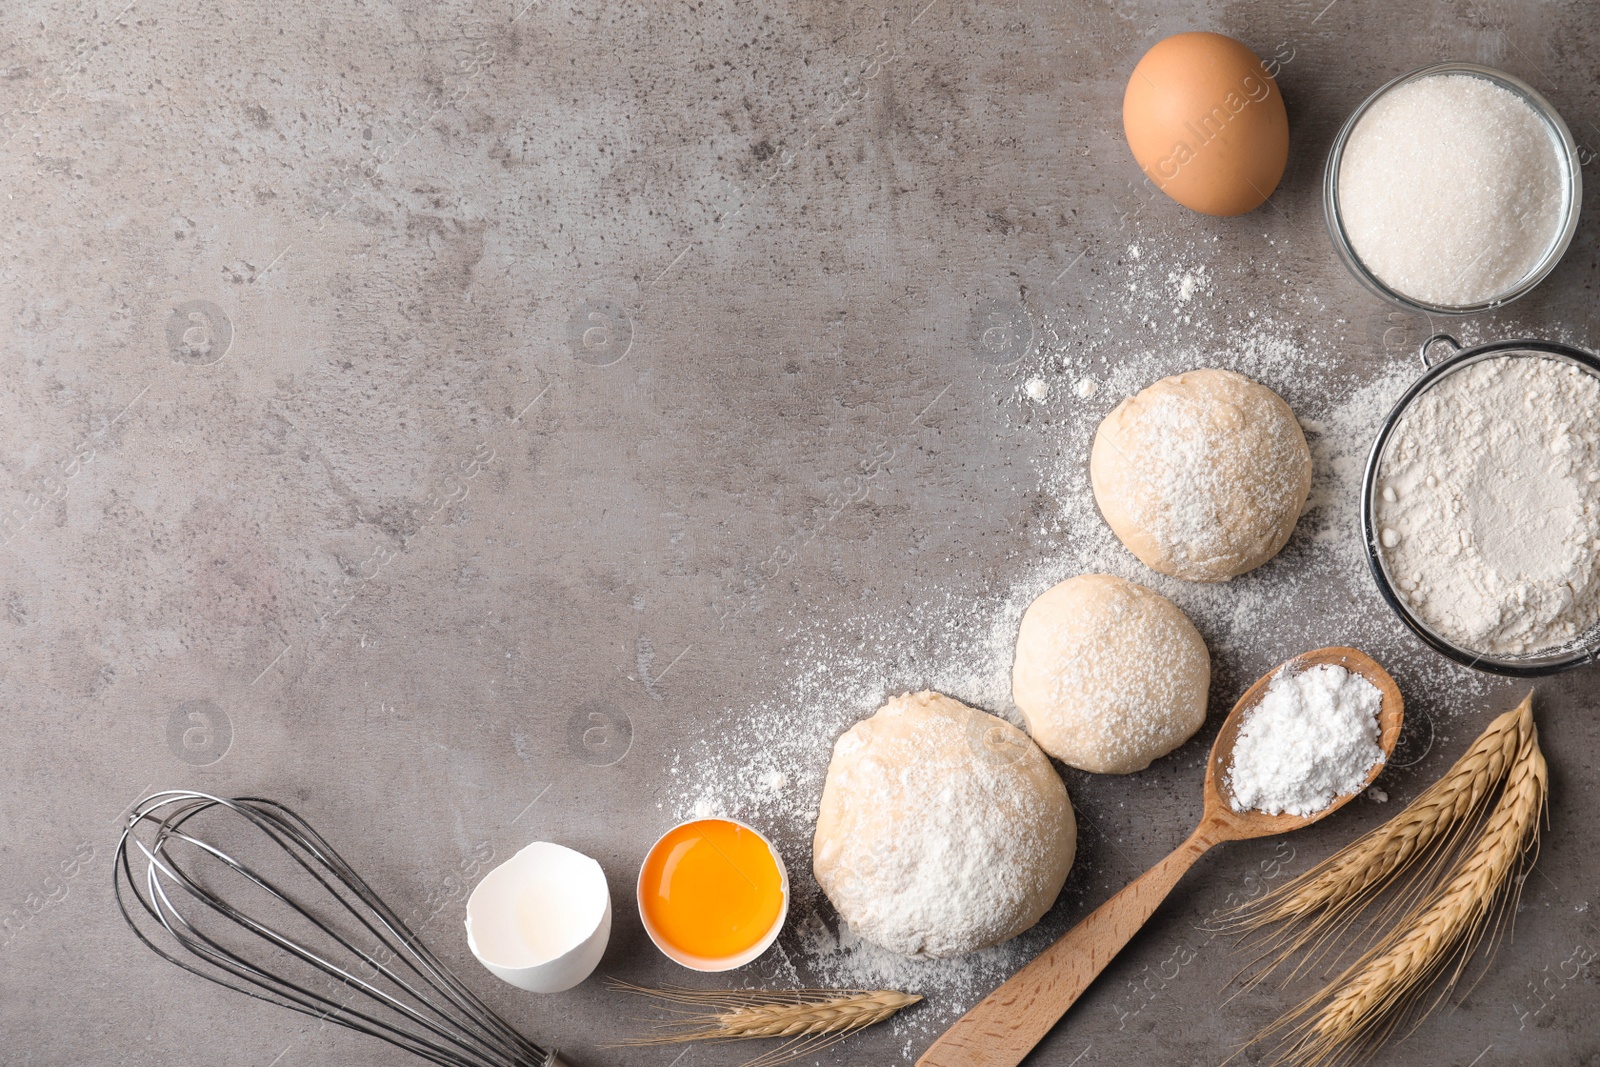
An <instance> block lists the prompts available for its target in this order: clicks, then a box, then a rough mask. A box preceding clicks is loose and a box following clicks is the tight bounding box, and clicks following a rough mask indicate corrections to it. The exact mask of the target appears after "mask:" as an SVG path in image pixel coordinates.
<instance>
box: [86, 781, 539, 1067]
mask: <svg viewBox="0 0 1600 1067" xmlns="http://www.w3.org/2000/svg"><path fill="white" fill-rule="evenodd" d="M213 809H219V810H223V811H227V812H231V813H233V814H235V815H238V816H240V817H242V818H244V819H245V820H246V821H248V822H249V823H250V824H251V825H252V826H254V827H255V828H256V829H257V830H258V831H260V832H261V833H262V834H263V835H265V837H266V838H267V839H268V840H270V841H271V842H272V843H273V844H274V845H275V846H277V848H278V849H279V850H280V851H282V852H283V853H285V854H287V855H288V857H289V858H291V859H292V860H293V861H294V863H295V864H296V865H297V866H298V867H299V869H300V870H302V871H304V872H305V873H306V874H307V875H309V876H310V877H311V878H312V879H313V880H314V881H315V882H316V883H317V885H318V886H319V887H320V889H321V891H322V892H323V893H326V895H327V896H329V897H331V898H332V899H333V901H335V902H337V904H338V906H339V907H338V909H337V910H336V911H335V914H343V915H346V916H348V917H349V918H350V919H352V920H353V921H354V922H355V923H356V924H357V925H358V926H359V927H360V929H361V930H364V931H365V932H366V935H370V937H371V938H372V939H373V942H374V944H375V945H376V948H374V949H371V950H369V949H366V948H362V947H360V945H358V944H357V943H356V941H355V940H352V937H351V936H350V935H349V934H347V933H346V932H345V931H343V930H341V929H340V928H339V927H338V926H336V925H335V924H334V923H333V922H332V921H330V920H328V919H325V918H324V917H323V916H322V915H321V914H319V910H318V909H316V908H313V907H311V906H310V904H309V902H308V901H307V900H306V899H304V898H303V897H301V896H298V895H296V894H293V893H291V892H290V891H289V890H288V889H287V888H286V887H285V886H283V885H281V884H280V883H279V882H278V881H276V880H274V879H270V878H268V877H266V876H265V875H263V874H262V873H261V872H260V871H259V870H257V869H256V868H255V867H252V866H250V865H249V864H247V863H245V862H243V861H242V860H240V859H237V858H235V857H234V856H233V855H230V854H229V853H228V852H226V851H224V850H223V849H221V848H219V847H217V846H216V845H213V844H211V843H210V842H208V841H206V840H204V839H203V838H201V837H199V836H196V835H195V834H193V833H190V832H188V831H187V830H186V829H185V824H186V823H188V821H189V820H190V819H192V818H194V817H195V816H197V815H200V814H201V813H203V812H206V811H209V810H213ZM146 823H151V824H154V826H155V830H154V832H153V834H152V835H151V839H150V841H149V842H148V843H147V842H146V841H144V840H142V839H140V838H139V836H138V835H137V833H136V831H137V830H138V829H139V828H140V827H141V826H142V825H144V824H146ZM130 842H131V843H132V844H133V846H134V847H136V848H137V849H138V851H139V852H140V853H141V854H142V855H143V856H144V857H145V859H146V861H147V862H148V867H147V869H146V870H145V872H144V877H143V879H138V878H136V877H135V874H134V870H133V866H132V862H131V859H130V849H129V844H130ZM175 843H184V844H187V845H189V846H191V847H193V848H194V849H197V850H198V856H197V857H196V858H197V859H199V860H200V861H201V862H202V863H206V862H208V861H209V860H214V861H216V864H219V865H220V866H221V867H223V868H225V869H227V870H229V871H231V872H233V874H234V875H236V876H238V877H240V878H243V879H244V880H245V881H247V882H248V883H250V884H252V885H253V886H255V887H256V889H257V890H260V891H261V892H263V893H265V894H266V895H267V896H268V897H270V898H271V899H272V900H273V901H275V902H277V903H278V904H281V905H283V906H284V907H286V908H287V909H289V910H290V911H292V912H294V913H295V914H296V915H297V916H298V917H299V920H300V921H303V922H308V923H309V924H310V925H311V926H312V927H313V928H314V929H315V930H317V931H318V932H319V933H320V934H321V935H322V936H323V937H326V938H328V939H329V940H330V941H332V942H333V943H334V944H335V945H337V946H338V947H339V949H340V950H342V952H343V953H348V954H349V955H350V957H351V958H352V959H353V960H354V961H355V962H356V963H357V964H358V966H359V970H360V971H362V972H363V974H356V973H353V970H352V968H351V967H350V966H348V965H346V966H341V965H340V964H339V963H336V962H333V961H332V960H330V959H328V958H327V957H326V956H325V955H324V954H323V953H322V952H321V951H319V950H317V949H315V948H312V947H310V946H308V945H307V944H305V943H302V941H301V940H298V939H297V938H296V937H294V936H290V935H289V934H287V933H285V932H283V931H282V930H280V929H279V928H278V927H276V926H274V925H273V924H272V923H270V922H267V921H263V920H261V919H258V918H256V917H254V916H253V915H250V914H248V913H246V912H245V911H243V910H241V909H240V908H238V907H235V906H234V905H233V904H231V903H229V901H228V900H227V899H226V898H225V897H223V896H221V895H220V893H221V889H220V888H217V887H208V886H207V885H205V884H202V882H201V881H200V880H199V879H197V878H196V877H195V874H194V873H193V869H192V866H191V865H187V864H185V863H184V862H180V859H179V857H178V856H177V855H176V854H175V852H174V850H173V848H172V846H173V845H174V844H175ZM113 874H114V879H113V889H114V893H115V896H116V900H117V907H118V909H119V910H120V911H121V912H122V916H123V918H124V920H125V921H126V922H127V923H128V926H129V927H130V928H132V930H133V932H134V934H135V935H136V936H137V937H138V938H139V940H140V941H142V942H143V943H144V944H145V945H146V946H147V947H149V948H150V949H151V950H152V951H154V952H155V953H156V954H157V955H159V956H161V957H162V958H163V959H165V960H167V961H168V962H170V963H173V964H175V965H177V966H179V967H182V968H183V969H184V970H186V971H189V972H190V973H192V974H197V975H199V976H200V977H202V978H205V979H207V980H208V981H211V982H215V983H217V984H218V985H222V986H225V987H226V988H229V989H233V990H236V991H237V992H241V993H244V994H246V995H247V996H251V997H254V998H256V999H258V1000H264V1001H266V1002H268V1003H272V1004H277V1005H279V1006H281V1007H286V1008H289V1009H291V1010H294V1011H297V1012H300V1013H301V1014H304V1015H309V1016H311V1017H313V1018H317V1019H320V1020H327V1021H331V1022H335V1023H338V1024H339V1025H341V1026H345V1027H348V1028H350V1029H352V1030H356V1031H358V1032H360V1033H364V1034H367V1035H369V1036H372V1037H377V1038H380V1039H382V1040H384V1041H387V1042H389V1043H390V1044H392V1045H395V1046H397V1047H399V1048H402V1049H405V1050H406V1051H409V1052H412V1053H414V1054H416V1055H418V1056H421V1057H423V1058H425V1059H428V1060H431V1061H432V1062H434V1063H438V1064H442V1065H445V1067H558V1065H559V1063H560V1061H559V1060H558V1059H557V1057H556V1055H555V1053H554V1052H553V1051H547V1050H545V1049H543V1048H541V1047H540V1046H538V1045H536V1044H534V1043H533V1042H531V1041H529V1040H528V1039H526V1038H524V1037H523V1036H522V1035H521V1034H519V1033H517V1032H516V1031H515V1030H513V1029H512V1028H511V1027H510V1025H509V1024H507V1023H506V1022H505V1021H504V1020H503V1019H501V1018H500V1017H499V1016H498V1015H497V1014H495V1012H494V1010H493V1009H491V1008H490V1007H489V1006H488V1005H487V1004H486V1003H484V1002H483V1001H482V1000H481V999H480V998H479V997H478V996H477V995H476V994H474V993H473V992H472V991H471V990H470V989H469V988H468V987H467V986H466V985H465V984H464V983H463V982H462V981H461V980H460V979H459V978H457V977H456V976H455V975H454V974H453V973H451V971H450V970H449V968H447V967H445V966H444V964H443V963H442V962H440V961H439V959H438V958H437V957H436V956H434V954H433V953H432V952H431V951H430V950H429V949H428V948H427V947H426V945H424V944H423V943H422V942H421V941H420V940H419V939H418V937H417V936H416V934H414V933H413V932H412V931H411V930H410V928H409V927H408V926H407V925H406V923H405V922H404V921H403V920H401V919H400V917H399V916H398V915H396V914H395V913H394V911H393V910H392V909H390V908H389V906H388V905H387V904H385V903H384V902H383V900H382V899H381V898H380V897H378V895H377V894H376V893H374V892H373V891H372V889H371V888H370V887H369V886H368V885H367V883H366V882H365V881H364V880H363V879H362V878H361V877H360V876H359V875H358V874H357V873H356V872H355V870H354V869H353V868H351V867H350V865H349V864H348V863H347V862H346V861H345V860H344V859H343V857H341V856H340V855H339V854H338V852H337V851H335V850H334V849H333V847H332V846H331V845H329V844H328V842H327V841H326V840H325V839H324V838H323V837H322V836H321V835H320V834H318V833H317V832H316V830H314V829H313V828H312V827H311V826H310V824H309V823H307V822H306V821H305V820H304V819H303V818H301V817H300V816H299V815H298V814H296V813H295V812H294V811H292V810H290V809H289V808H287V807H285V806H283V805H282V804H279V803H277V802H276V801H272V800H267V799H265V798H260V797H237V798H234V799H232V800H225V799H222V798H220V797H214V796H211V795H209V794H206V793H198V792H192V791H188V790H168V791H164V792H160V793H155V794H152V795H151V796H149V797H146V798H145V799H144V800H143V801H141V802H140V803H139V804H137V805H135V807H134V809H133V811H132V812H131V813H130V814H129V816H128V819H127V825H126V827H125V828H124V830H123V834H122V838H121V840H120V841H119V842H118V845H117V852H116V856H115V859H114V863H113ZM141 881H142V882H143V888H144V892H143V893H141V892H140V891H139V886H140V882H141ZM124 882H126V893H127V895H128V896H132V897H133V898H134V900H136V901H137V902H138V905H139V908H138V909H132V908H131V907H130V903H129V901H128V900H127V899H126V896H125V895H124ZM172 886H177V887H181V889H182V890H183V892H182V893H177V894H176V895H174V892H175V891H174V890H173V889H172V888H171V887H172ZM182 902H192V903H193V904H195V905H197V906H198V908H199V909H200V914H204V913H210V914H212V915H215V916H220V917H221V918H222V919H225V920H227V921H228V922H229V923H231V924H233V925H234V926H236V927H238V928H239V929H242V930H244V931H246V932H247V933H249V934H250V935H252V937H253V938H255V939H257V941H259V942H262V943H265V944H266V945H269V946H271V948H272V949H274V950H275V951H277V952H281V953H286V954H288V955H289V956H290V957H293V958H294V959H297V960H299V961H300V962H302V963H304V964H306V965H308V966H309V967H311V968H312V969H313V970H315V971H316V972H319V973H320V974H322V975H324V976H326V977H327V978H330V979H332V980H333V981H334V982H336V983H338V984H339V985H341V986H343V987H344V988H345V989H346V990H348V992H349V995H348V997H346V998H345V999H344V1000H343V1001H336V1000H335V999H333V998H332V997H330V996H329V995H327V994H326V993H324V992H320V991H317V990H315V989H312V988H309V987H308V986H306V985H304V984H301V982H299V981H296V980H294V979H291V978H289V977H285V976H284V975H282V974H275V973H273V972H272V971H271V970H268V969H266V968H265V967H263V966H261V965H260V964H259V963H257V962H255V961H253V960H251V959H250V958H248V957H247V956H245V955H241V954H240V951H236V950H235V949H234V948H231V947H229V946H228V945H225V944H224V943H223V942H222V941H221V940H219V939H218V938H217V937H215V936H213V935H211V934H209V933H207V932H206V931H205V930H202V929H201V928H200V927H198V926H197V925H196V923H195V922H194V921H192V919H191V917H190V916H189V915H186V914H185V912H184V910H183V908H181V907H180V903H182ZM136 910H142V911H143V912H144V914H145V915H147V916H148V917H149V919H150V920H153V922H154V923H155V924H156V925H158V926H159V927H161V928H162V930H164V931H165V932H166V934H168V935H170V936H171V938H172V941H173V942H176V944H177V946H179V948H181V949H182V951H183V953H184V954H180V953H179V952H178V951H177V950H176V949H174V948H172V947H171V944H170V943H167V942H166V939H165V938H160V941H161V943H158V938H159V935H157V934H155V932H154V931H148V932H147V931H146V930H145V929H144V928H143V927H142V926H141V923H140V921H138V920H137V919H136V916H135V912H136ZM324 910H326V909H324ZM196 917H198V916H196ZM355 937H356V938H357V939H360V938H361V935H360V934H356V935H355ZM197 959H198V960H200V961H203V962H204V964H206V966H202V965H200V964H197V963H196V962H195V961H196V960H197ZM402 968H403V969H402ZM367 972H370V973H367ZM363 975H365V976H363ZM383 981H387V983H388V984H389V985H390V986H392V987H393V988H392V989H391V988H385V986H384V985H383V984H381V983H382V982H383ZM361 994H365V995H366V996H367V998H369V999H370V1000H371V1001H373V1002H374V1003H375V1004H376V1005H378V1007H379V1008H381V1009H386V1010H387V1012H389V1013H392V1015H393V1016H394V1017H393V1018H387V1017H384V1016H383V1015H381V1014H373V1013H372V1009H370V1008H368V1009H366V1010H363V1009H362V1008H358V1007H354V1006H352V1002H353V1001H355V1000H356V999H357V998H358V997H359V996H360V995H361Z"/></svg>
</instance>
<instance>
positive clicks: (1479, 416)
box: [1361, 334, 1600, 677]
mask: <svg viewBox="0 0 1600 1067" xmlns="http://www.w3.org/2000/svg"><path fill="white" fill-rule="evenodd" d="M1441 350H1448V351H1449V353H1450V354H1448V355H1447V356H1445V357H1444V358H1440V359H1437V360H1434V359H1433V358H1432V357H1433V356H1434V355H1436V354H1439V353H1440V352H1441ZM1422 361H1423V364H1424V365H1425V366H1426V367H1427V371H1426V373H1424V374H1423V375H1422V377H1421V378H1419V379H1418V380H1417V381H1416V383H1414V384H1413V385H1412V386H1411V388H1410V389H1409V390H1407V391H1406V393H1405V395H1404V396H1402V397H1401V398H1400V402H1399V403H1398V404H1396V405H1395V408H1394V411H1392V412H1391V413H1390V415H1389V417H1388V419H1387V420H1385V422H1384V424H1383V427H1382V429H1381V430H1380V431H1379V432H1378V439H1377V441H1376V442H1374V444H1373V446H1372V453H1371V455H1370V456H1369V457H1368V460H1367V467H1366V474H1365V477H1364V479H1363V482H1362V509H1361V528H1362V535H1363V537H1364V539H1365V542H1366V551H1367V561H1368V563H1369V564H1370V566H1371V568H1372V574H1373V577H1374V578H1376V579H1377V583H1378V590H1379V592H1381V593H1382V594H1383V598H1384V599H1385V600H1386V601H1388V603H1389V606H1390V607H1392V608H1393V609H1394V610H1395V613H1396V614H1398V615H1399V616H1400V618H1401V620H1402V621H1403V622H1404V623H1405V624H1406V625H1407V626H1409V627H1410V628H1411V629H1412V630H1413V631H1415V632H1416V633H1417V635H1418V636H1420V637H1421V638H1422V639H1423V640H1424V641H1425V642H1427V643H1428V644H1429V645H1431V646H1432V647H1433V648H1434V649H1436V650H1437V651H1439V652H1441V653H1443V654H1444V655H1446V656H1449V657H1450V658H1451V659H1453V660H1456V661H1457V662H1459V663H1463V664H1465V665H1467V666H1469V667H1474V668H1476V669H1478V670H1483V671H1490V672H1492V673H1495V674H1504V675H1512V676H1519V677H1529V676H1534V675H1542V674H1553V673H1555V672H1557V671H1562V670H1567V669H1569V668H1572V667H1578V666H1581V665H1583V664H1587V663H1594V662H1596V661H1597V660H1600V358H1596V357H1595V356H1594V355H1593V354H1591V353H1588V352H1584V351H1581V350H1579V349H1576V348H1572V347H1570V346H1567V345H1561V344H1554V343H1551V342H1545V341H1530V340H1509V341H1498V342H1495V343H1493V344H1486V345H1479V346H1477V347H1475V348H1462V347H1461V345H1460V344H1459V343H1458V342H1457V341H1456V340H1455V339H1454V338H1453V337H1450V336H1449V335H1448V334H1436V335H1435V336H1433V337H1431V338H1429V339H1428V340H1427V341H1426V342H1424V343H1423V346H1422Z"/></svg>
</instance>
